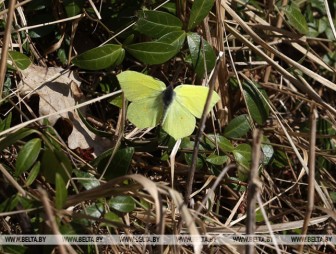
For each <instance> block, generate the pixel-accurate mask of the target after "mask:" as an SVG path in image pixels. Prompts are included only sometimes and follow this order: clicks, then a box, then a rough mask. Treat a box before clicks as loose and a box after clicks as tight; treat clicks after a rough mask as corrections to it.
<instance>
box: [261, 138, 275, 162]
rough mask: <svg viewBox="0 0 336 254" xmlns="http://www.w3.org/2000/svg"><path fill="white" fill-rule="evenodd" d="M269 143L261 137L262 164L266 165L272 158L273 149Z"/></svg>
mask: <svg viewBox="0 0 336 254" xmlns="http://www.w3.org/2000/svg"><path fill="white" fill-rule="evenodd" d="M269 143H270V141H269V139H268V138H267V137H265V136H263V139H262V144H261V150H262V152H263V154H264V158H263V163H264V165H267V164H268V163H269V162H270V160H271V159H272V157H273V154H274V149H273V146H272V145H270V144H269Z"/></svg>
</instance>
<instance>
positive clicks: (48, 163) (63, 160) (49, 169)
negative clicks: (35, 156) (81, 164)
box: [41, 148, 72, 184]
mask: <svg viewBox="0 0 336 254" xmlns="http://www.w3.org/2000/svg"><path fill="white" fill-rule="evenodd" d="M63 167H64V168H63ZM41 170H42V174H43V176H44V177H45V178H46V180H47V181H48V182H49V183H51V184H55V176H56V173H58V174H60V176H61V177H62V178H63V180H64V182H67V181H68V180H69V176H68V175H71V173H72V165H71V161H70V160H69V158H68V157H67V156H66V155H65V154H64V152H63V151H62V150H56V149H50V148H46V150H45V151H44V152H43V154H42V160H41ZM65 170H66V171H67V172H68V173H67V172H66V171H65Z"/></svg>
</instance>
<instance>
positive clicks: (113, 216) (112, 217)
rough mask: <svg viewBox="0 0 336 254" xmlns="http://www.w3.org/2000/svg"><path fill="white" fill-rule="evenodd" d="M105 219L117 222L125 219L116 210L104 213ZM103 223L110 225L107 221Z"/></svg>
mask: <svg viewBox="0 0 336 254" xmlns="http://www.w3.org/2000/svg"><path fill="white" fill-rule="evenodd" d="M104 219H106V220H109V221H112V222H117V223H123V220H122V218H121V217H120V215H118V214H116V213H114V212H108V213H106V214H105V215H104ZM102 225H107V226H108V225H109V224H107V223H103V224H101V226H102Z"/></svg>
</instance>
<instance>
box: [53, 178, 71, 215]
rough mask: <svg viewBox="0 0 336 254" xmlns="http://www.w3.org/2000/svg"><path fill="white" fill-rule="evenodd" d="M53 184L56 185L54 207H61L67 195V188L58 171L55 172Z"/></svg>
mask: <svg viewBox="0 0 336 254" xmlns="http://www.w3.org/2000/svg"><path fill="white" fill-rule="evenodd" d="M55 186H56V199H55V207H56V208H57V209H61V208H62V207H63V205H64V204H65V201H66V199H67V197H68V190H67V188H66V185H65V182H64V180H63V178H62V176H61V175H60V174H59V173H56V179H55Z"/></svg>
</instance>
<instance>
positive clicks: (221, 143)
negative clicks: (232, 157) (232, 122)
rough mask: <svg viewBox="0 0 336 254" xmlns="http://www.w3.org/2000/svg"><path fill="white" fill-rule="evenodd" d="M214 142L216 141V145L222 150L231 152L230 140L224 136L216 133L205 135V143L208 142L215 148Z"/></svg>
mask: <svg viewBox="0 0 336 254" xmlns="http://www.w3.org/2000/svg"><path fill="white" fill-rule="evenodd" d="M209 139H210V140H209ZM216 142H217V145H218V147H219V148H220V149H221V150H222V151H223V152H232V150H233V149H234V148H233V145H232V144H231V142H230V141H229V140H228V139H227V138H225V137H223V136H220V135H218V134H216V135H215V134H209V135H207V137H206V143H207V144H209V145H210V147H211V148H212V149H214V148H216Z"/></svg>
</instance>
